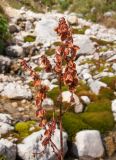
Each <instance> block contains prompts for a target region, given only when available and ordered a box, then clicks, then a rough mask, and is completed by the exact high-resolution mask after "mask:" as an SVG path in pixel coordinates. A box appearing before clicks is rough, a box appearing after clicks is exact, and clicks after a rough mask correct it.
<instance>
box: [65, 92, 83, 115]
mask: <svg viewBox="0 0 116 160" xmlns="http://www.w3.org/2000/svg"><path fill="white" fill-rule="evenodd" d="M71 96H72V93H71V92H70V91H64V92H62V101H63V102H67V103H71ZM73 98H74V102H73V105H74V111H75V113H80V112H82V111H83V109H84V106H83V104H82V103H81V102H80V100H79V98H78V97H77V95H76V94H73Z"/></svg>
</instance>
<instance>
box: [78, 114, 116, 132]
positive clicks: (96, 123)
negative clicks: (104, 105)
mask: <svg viewBox="0 0 116 160" xmlns="http://www.w3.org/2000/svg"><path fill="white" fill-rule="evenodd" d="M81 119H82V120H83V121H84V122H85V123H86V124H88V125H90V126H91V127H92V128H93V129H97V130H99V131H100V132H101V133H105V132H106V131H110V130H112V129H113V127H114V118H113V115H112V113H111V112H108V111H104V112H89V113H88V112H85V113H83V114H81Z"/></svg>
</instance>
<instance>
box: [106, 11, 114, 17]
mask: <svg viewBox="0 0 116 160" xmlns="http://www.w3.org/2000/svg"><path fill="white" fill-rule="evenodd" d="M114 14H115V12H113V11H108V12H105V13H104V17H112V16H113V15H114Z"/></svg>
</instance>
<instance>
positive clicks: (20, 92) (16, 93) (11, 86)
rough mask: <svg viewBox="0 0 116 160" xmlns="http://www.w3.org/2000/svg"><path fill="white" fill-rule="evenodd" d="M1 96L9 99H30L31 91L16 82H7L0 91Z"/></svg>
mask: <svg viewBox="0 0 116 160" xmlns="http://www.w3.org/2000/svg"><path fill="white" fill-rule="evenodd" d="M1 95H2V96H5V97H8V98H10V99H31V98H32V93H31V90H30V89H29V88H27V86H26V85H25V86H23V85H21V84H18V83H17V82H11V83H8V84H7V85H6V86H5V87H4V91H3V92H2V93H1Z"/></svg>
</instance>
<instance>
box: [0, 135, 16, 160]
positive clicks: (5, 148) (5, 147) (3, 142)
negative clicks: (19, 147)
mask: <svg viewBox="0 0 116 160" xmlns="http://www.w3.org/2000/svg"><path fill="white" fill-rule="evenodd" d="M0 155H3V156H4V157H5V158H6V159H7V160H15V159H16V145H15V144H13V143H12V142H10V141H8V140H7V139H3V138H2V139H0Z"/></svg>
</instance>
